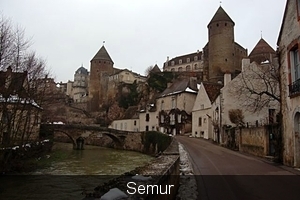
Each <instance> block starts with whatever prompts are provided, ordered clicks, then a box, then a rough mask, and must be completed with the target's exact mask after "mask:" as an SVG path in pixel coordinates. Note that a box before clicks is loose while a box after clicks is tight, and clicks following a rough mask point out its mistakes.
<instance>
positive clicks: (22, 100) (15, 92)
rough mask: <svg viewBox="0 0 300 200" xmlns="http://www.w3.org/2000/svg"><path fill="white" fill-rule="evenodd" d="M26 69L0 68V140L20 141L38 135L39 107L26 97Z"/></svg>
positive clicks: (23, 141) (27, 85) (36, 137)
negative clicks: (21, 70)
mask: <svg viewBox="0 0 300 200" xmlns="http://www.w3.org/2000/svg"><path fill="white" fill-rule="evenodd" d="M29 85H30V84H29V82H28V78H27V72H13V71H12V69H11V67H9V68H8V69H7V71H1V72H0V117H1V118H0V120H1V123H0V143H1V144H2V145H5V146H6V145H8V146H9V145H14V144H24V143H25V142H27V141H29V140H36V139H38V137H39V127H40V121H41V114H40V113H41V107H40V106H38V104H37V103H36V102H35V101H34V100H33V99H32V98H31V97H30V94H29V93H30V89H31V88H30V86H29Z"/></svg>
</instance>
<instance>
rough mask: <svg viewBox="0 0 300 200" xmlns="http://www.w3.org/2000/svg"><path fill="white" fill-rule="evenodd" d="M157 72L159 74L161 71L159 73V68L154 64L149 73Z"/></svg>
mask: <svg viewBox="0 0 300 200" xmlns="http://www.w3.org/2000/svg"><path fill="white" fill-rule="evenodd" d="M157 72H161V71H160V69H159V67H158V66H157V64H155V65H154V67H153V68H152V70H151V73H157Z"/></svg>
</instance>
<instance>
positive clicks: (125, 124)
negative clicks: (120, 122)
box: [124, 122, 127, 131]
mask: <svg viewBox="0 0 300 200" xmlns="http://www.w3.org/2000/svg"><path fill="white" fill-rule="evenodd" d="M124 130H125V131H126V130H127V123H126V122H125V123H124Z"/></svg>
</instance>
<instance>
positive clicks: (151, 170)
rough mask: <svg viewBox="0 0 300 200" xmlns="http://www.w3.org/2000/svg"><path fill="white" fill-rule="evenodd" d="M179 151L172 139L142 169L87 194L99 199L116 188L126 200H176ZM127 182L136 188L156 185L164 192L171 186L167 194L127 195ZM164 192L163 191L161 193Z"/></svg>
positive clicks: (126, 174)
mask: <svg viewBox="0 0 300 200" xmlns="http://www.w3.org/2000/svg"><path fill="white" fill-rule="evenodd" d="M179 162H180V159H179V150H178V143H177V141H176V140H175V139H174V138H172V142H171V144H170V145H169V147H168V148H167V149H166V150H165V151H164V152H163V153H162V154H161V155H160V156H159V157H157V158H156V159H154V160H153V161H152V162H151V163H149V164H148V165H146V166H144V167H139V168H136V169H135V170H133V171H131V172H128V173H125V174H123V175H121V176H119V177H118V178H115V179H113V180H111V181H109V182H107V183H104V184H102V185H100V186H97V187H96V188H95V190H94V192H93V193H92V194H88V196H89V195H91V196H95V197H100V196H102V195H103V194H105V193H106V192H108V191H109V190H110V189H112V188H118V189H120V190H121V191H122V192H124V193H125V194H126V195H128V198H127V199H151V200H173V199H176V195H177V191H178V187H179V179H180V176H179ZM136 174H139V175H142V176H144V177H151V179H149V180H146V181H142V180H134V179H132V177H133V176H135V175H136ZM129 182H135V183H136V186H135V188H137V187H138V186H139V185H144V186H146V185H158V186H161V187H162V188H163V190H165V188H166V186H167V188H169V187H168V186H170V185H173V187H171V189H170V193H169V194H156V193H157V191H156V190H153V191H152V190H151V191H150V192H149V194H138V193H137V192H136V193H135V194H129V193H128V192H127V190H128V189H129V188H128V187H127V184H128V183H129ZM163 192H164V191H163Z"/></svg>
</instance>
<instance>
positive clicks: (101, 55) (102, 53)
mask: <svg viewBox="0 0 300 200" xmlns="http://www.w3.org/2000/svg"><path fill="white" fill-rule="evenodd" d="M92 60H107V61H110V62H112V63H114V62H113V61H112V59H111V58H110V56H109V54H108V52H107V51H106V49H105V47H104V45H103V46H102V47H101V48H100V50H99V51H98V52H97V53H96V55H95V56H94V57H93V59H92Z"/></svg>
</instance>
